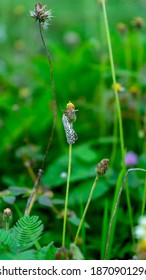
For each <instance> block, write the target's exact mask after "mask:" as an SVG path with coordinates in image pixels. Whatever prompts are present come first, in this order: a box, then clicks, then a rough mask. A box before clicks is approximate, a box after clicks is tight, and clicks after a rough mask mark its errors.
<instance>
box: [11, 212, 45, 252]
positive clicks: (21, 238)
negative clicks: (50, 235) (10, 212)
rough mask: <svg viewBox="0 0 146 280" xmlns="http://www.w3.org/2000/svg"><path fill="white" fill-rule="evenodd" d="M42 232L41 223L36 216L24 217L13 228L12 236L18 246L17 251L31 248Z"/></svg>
mask: <svg viewBox="0 0 146 280" xmlns="http://www.w3.org/2000/svg"><path fill="white" fill-rule="evenodd" d="M42 231H43V225H42V222H41V221H39V217H37V216H24V217H22V218H20V219H19V220H18V222H17V223H16V226H14V236H15V238H16V240H17V241H18V244H19V249H20V250H21V251H22V250H26V249H28V248H29V247H31V246H33V245H34V244H35V243H36V242H37V241H38V239H39V238H40V235H41V233H42Z"/></svg>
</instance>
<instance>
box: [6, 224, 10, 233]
mask: <svg viewBox="0 0 146 280" xmlns="http://www.w3.org/2000/svg"><path fill="white" fill-rule="evenodd" d="M9 224H10V223H9V222H6V232H8V231H9Z"/></svg>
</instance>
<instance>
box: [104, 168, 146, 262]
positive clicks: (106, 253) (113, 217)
mask: <svg viewBox="0 0 146 280" xmlns="http://www.w3.org/2000/svg"><path fill="white" fill-rule="evenodd" d="M132 171H142V172H146V169H143V168H130V169H128V170H127V172H126V175H125V177H124V179H123V182H122V185H121V187H120V190H119V192H118V196H117V199H116V200H115V205H114V210H113V213H112V217H111V220H110V225H109V230H108V237H107V242H106V250H105V255H104V260H106V259H107V255H108V250H109V243H110V238H111V232H112V227H113V223H114V220H115V215H116V212H117V208H118V205H119V201H120V197H121V194H122V191H123V189H124V187H125V182H126V178H127V176H128V174H129V173H130V172H132Z"/></svg>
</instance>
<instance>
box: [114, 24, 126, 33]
mask: <svg viewBox="0 0 146 280" xmlns="http://www.w3.org/2000/svg"><path fill="white" fill-rule="evenodd" d="M117 29H118V31H119V32H120V33H121V34H125V33H127V31H128V30H127V26H126V24H125V23H123V22H119V23H118V24H117Z"/></svg>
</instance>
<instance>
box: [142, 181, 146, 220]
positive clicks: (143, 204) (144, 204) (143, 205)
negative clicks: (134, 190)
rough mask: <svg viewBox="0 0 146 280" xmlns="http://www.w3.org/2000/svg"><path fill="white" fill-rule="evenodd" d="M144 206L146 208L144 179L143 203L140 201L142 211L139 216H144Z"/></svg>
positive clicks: (145, 184)
mask: <svg viewBox="0 0 146 280" xmlns="http://www.w3.org/2000/svg"><path fill="white" fill-rule="evenodd" d="M145 206H146V178H145V181H144V195H143V201H142V209H141V215H142V216H143V215H144V211H145Z"/></svg>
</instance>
